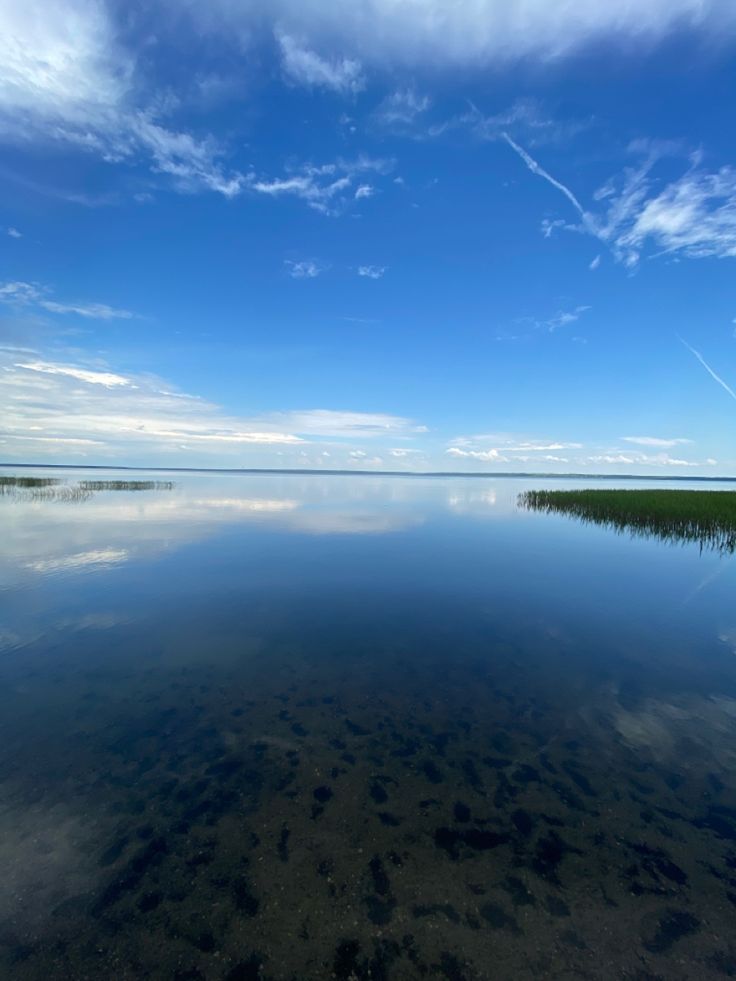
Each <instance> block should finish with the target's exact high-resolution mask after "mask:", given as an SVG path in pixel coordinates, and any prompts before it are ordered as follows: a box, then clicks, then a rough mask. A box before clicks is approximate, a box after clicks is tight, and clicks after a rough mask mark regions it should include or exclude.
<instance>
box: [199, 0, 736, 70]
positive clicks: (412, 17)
mask: <svg viewBox="0 0 736 981" xmlns="http://www.w3.org/2000/svg"><path fill="white" fill-rule="evenodd" d="M202 7H203V5H201V4H197V5H191V9H192V11H193V12H194V13H195V14H197V15H199V18H200V22H201V23H204V24H211V22H212V20H213V13H212V9H211V8H212V7H214V8H215V10H216V15H219V23H218V26H219V28H220V31H221V33H222V35H223V36H224V35H225V32H226V31H227V32H228V33H229V34H230V35H235V36H236V38H237V39H238V40H241V39H247V38H248V37H250V36H251V35H252V34H253V32H254V29H255V28H257V26H258V25H259V24H260V23H262V21H263V19H264V17H265V18H268V21H267V22H270V23H275V24H278V25H279V28H280V30H281V31H282V32H284V33H288V34H290V35H292V36H294V37H299V38H300V39H302V41H301V43H303V44H305V45H307V44H308V45H310V46H313V47H315V48H317V49H318V50H320V51H322V50H329V48H328V47H327V46H328V45H329V46H331V47H332V48H333V49H337V50H341V51H346V52H349V53H350V54H352V53H354V52H359V53H360V56H361V57H362V58H363V60H364V61H366V62H370V63H372V64H373V63H374V64H376V65H377V66H378V67H381V68H383V69H384V70H385V69H386V68H389V69H390V68H394V69H396V68H397V67H398V66H402V67H405V66H409V67H410V68H419V67H421V68H426V69H433V68H436V67H437V66H445V67H447V66H453V67H456V68H458V67H468V68H470V67H475V68H479V67H482V66H484V65H485V66H493V67H498V66H499V65H508V64H509V63H510V62H511V63H513V62H514V61H516V60H518V59H523V58H531V59H538V60H542V61H544V60H552V59H554V60H560V59H562V58H564V57H566V56H569V55H571V54H572V53H574V52H577V51H579V50H581V49H584V48H586V47H588V46H590V45H601V44H605V45H608V46H614V45H622V46H624V45H625V46H626V47H627V48H630V47H631V46H632V44H636V45H638V46H642V47H646V46H650V45H652V44H654V43H656V42H657V41H659V40H661V39H663V38H665V37H667V36H668V35H669V34H670V33H671V32H673V31H675V30H677V29H681V30H683V29H684V30H690V31H692V32H698V34H705V35H706V36H714V37H718V38H723V37H724V36H728V35H729V34H732V32H733V29H734V25H735V21H736V15H734V12H733V7H732V5H731V4H730V3H729V2H728V0H638V2H637V3H636V4H625V3H610V2H605V0H588V2H585V3H581V2H558V3H550V0H525V2H524V3H518V4H510V3H508V0H474V2H473V3H448V2H447V0H421V2H401V3H399V2H397V0H349V2H343V3H325V2H324V0H271V2H269V3H268V4H252V3H232V2H221V3H217V4H214V3H213V4H209V5H206V9H205V10H203V9H202ZM186 9H190V5H187V8H186ZM241 43H243V42H242V40H241Z"/></svg>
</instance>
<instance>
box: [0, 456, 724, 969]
mask: <svg viewBox="0 0 736 981" xmlns="http://www.w3.org/2000/svg"><path fill="white" fill-rule="evenodd" d="M24 476H25V478H28V477H32V476H33V475H32V474H26V475H24ZM80 476H81V475H80V474H79V473H77V474H73V473H71V472H70V473H66V474H64V475H62V474H59V475H58V478H59V479H60V480H61V483H60V484H55V485H41V486H38V485H36V486H34V485H30V486H28V487H25V488H23V487H19V488H16V491H17V496H14V497H12V498H11V497H7V496H4V497H3V498H2V499H0V540H2V543H3V545H2V548H0V605H1V606H2V616H1V617H0V624H1V626H0V868H1V869H2V876H0V977H2V978H6V977H7V978H9V979H12V981H15V979H19V981H49V979H54V981H55V979H57V978H60V979H70V981H98V979H99V981H109V979H115V981H118V979H120V981H138V979H153V981H158V979H161V981H244V979H250V981H322V979H342V981H368V979H370V981H404V979H414V978H418V979H428V981H433V979H439V981H490V979H493V981H517V979H521V981H538V979H546V978H552V979H560V981H561V979H567V978H581V979H593V981H610V979H613V978H615V979H619V978H621V979H624V981H657V979H667V981H670V979H674V981H693V979H696V978H697V979H698V981H701V979H705V981H718V979H723V978H728V977H733V976H735V975H736V934H735V933H734V929H733V923H734V916H735V915H736V612H735V611H734V604H733V595H734V586H735V585H736V566H735V565H734V563H733V562H732V560H731V558H730V556H728V555H725V554H721V553H719V552H717V551H712V550H709V549H701V548H700V544H699V542H698V541H697V540H695V541H692V542H689V541H685V542H684V543H683V546H682V547H681V548H677V549H673V548H670V547H669V546H668V545H667V543H666V542H663V541H662V540H660V539H659V538H658V537H656V536H655V537H651V538H642V537H634V538H631V537H629V536H628V535H620V534H615V533H611V531H610V530H609V528H608V527H606V526H602V525H597V524H595V523H583V522H576V521H569V520H567V519H566V518H565V517H564V515H563V514H560V515H556V514H547V513H538V512H536V511H534V510H528V509H526V508H523V507H522V508H519V507H518V506H517V499H518V494H519V492H523V491H525V490H527V489H530V488H531V487H533V486H534V484H532V483H531V482H530V481H518V480H506V481H504V480H491V479H489V480H482V481H480V480H475V481H467V480H466V481H464V480H462V479H457V478H455V479H451V478H449V479H444V478H442V479H439V478H438V479H417V478H411V479H406V480H404V479H402V478H373V477H346V476H341V477H324V476H309V475H303V476H299V475H292V476H285V475H273V474H260V475H252V476H242V475H237V474H223V475H213V474H206V473H203V474H197V473H190V474H182V475H179V474H177V477H176V487H175V488H171V487H170V486H169V482H168V481H167V480H166V479H165V478H166V475H165V474H160V475H159V474H155V475H149V474H130V475H127V476H126V475H124V474H121V473H118V474H111V475H110V477H109V479H107V477H106V479H105V480H104V481H101V482H100V481H97V480H95V479H91V480H90V481H88V480H87V476H89V475H86V476H85V477H84V479H80ZM39 478H40V479H45V478H44V475H43V474H39ZM118 478H119V479H118ZM149 478H150V479H149ZM159 478H160V479H159ZM88 483H91V484H92V485H94V489H89V488H87V489H84V486H83V485H85V484H88ZM98 483H103V484H112V485H113V486H112V487H107V486H105V487H102V488H100V489H98V488H97V486H96V485H97V484H98ZM139 483H140V484H145V485H146V486H145V490H146V492H145V493H137V492H134V493H130V494H128V493H124V492H122V491H124V490H133V491H135V490H136V485H138V484H139ZM535 483H538V481H536V480H535ZM151 484H152V485H153V486H149V485H151ZM127 485H132V486H127ZM555 486H560V485H558V484H556V485H555ZM576 486H577V487H579V486H580V485H579V484H577V485H576V484H574V483H573V482H569V481H566V482H565V483H564V484H562V485H561V489H563V488H564V489H574V488H575V487H576ZM63 488H66V489H67V490H69V491H74V492H75V493H77V492H78V493H80V494H82V493H84V494H85V495H86V496H85V497H79V498H71V497H70V498H64V497H56V498H53V499H49V498H44V497H40V498H35V497H33V496H28V497H26V496H23V494H26V493H27V494H33V493H37V492H39V493H40V492H45V491H46V490H50V491H60V490H62V489H63ZM108 489H111V490H115V491H116V492H114V493H106V491H107V490H108ZM643 489H645V490H646V488H643ZM118 490H119V491H121V492H120V493H117V491H118ZM687 493H689V492H687ZM708 493H718V491H717V490H716V491H715V492H708ZM715 501H716V498H715V497H714V506H715ZM614 530H615V529H614Z"/></svg>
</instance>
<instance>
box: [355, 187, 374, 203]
mask: <svg viewBox="0 0 736 981" xmlns="http://www.w3.org/2000/svg"><path fill="white" fill-rule="evenodd" d="M375 193H376V189H375V187H373V185H372V184H361V185H360V186H359V187H356V189H355V200H356V201H360V199H361V198H372V197H373V195H374V194H375Z"/></svg>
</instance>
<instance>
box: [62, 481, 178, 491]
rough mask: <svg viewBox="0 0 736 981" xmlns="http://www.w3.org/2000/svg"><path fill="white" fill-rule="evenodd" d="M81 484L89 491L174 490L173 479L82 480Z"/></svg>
mask: <svg viewBox="0 0 736 981" xmlns="http://www.w3.org/2000/svg"><path fill="white" fill-rule="evenodd" d="M79 486H80V487H82V488H83V489H84V490H88V491H147V490H172V489H173V487H174V482H173V480H80V482H79Z"/></svg>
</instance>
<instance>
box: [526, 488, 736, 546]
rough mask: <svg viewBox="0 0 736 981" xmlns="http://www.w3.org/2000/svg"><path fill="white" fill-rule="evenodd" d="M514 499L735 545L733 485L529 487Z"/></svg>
mask: <svg viewBox="0 0 736 981" xmlns="http://www.w3.org/2000/svg"><path fill="white" fill-rule="evenodd" d="M519 505H520V506H521V507H523V508H528V509H530V510H534V511H546V512H549V513H555V514H569V515H571V516H572V517H575V518H579V519H581V520H582V521H590V522H594V523H595V524H601V525H604V526H606V527H608V528H612V529H614V530H615V531H619V532H631V534H633V535H641V536H643V537H645V538H646V537H649V536H654V537H656V538H660V539H662V541H666V542H672V543H677V542H693V543H695V544H698V545H700V546H701V547H704V548H710V549H714V550H715V551H718V552H724V553H731V552H733V551H734V550H736V491H718V490H713V491H711V490H674V489H667V490H662V489H659V488H657V489H651V488H647V489H645V490H642V489H636V490H629V489H623V490H622V489H615V490H609V489H605V490H602V489H600V488H595V489H593V490H590V489H586V490H542V491H536V490H529V491H524V492H523V493H522V494H520V495H519Z"/></svg>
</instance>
